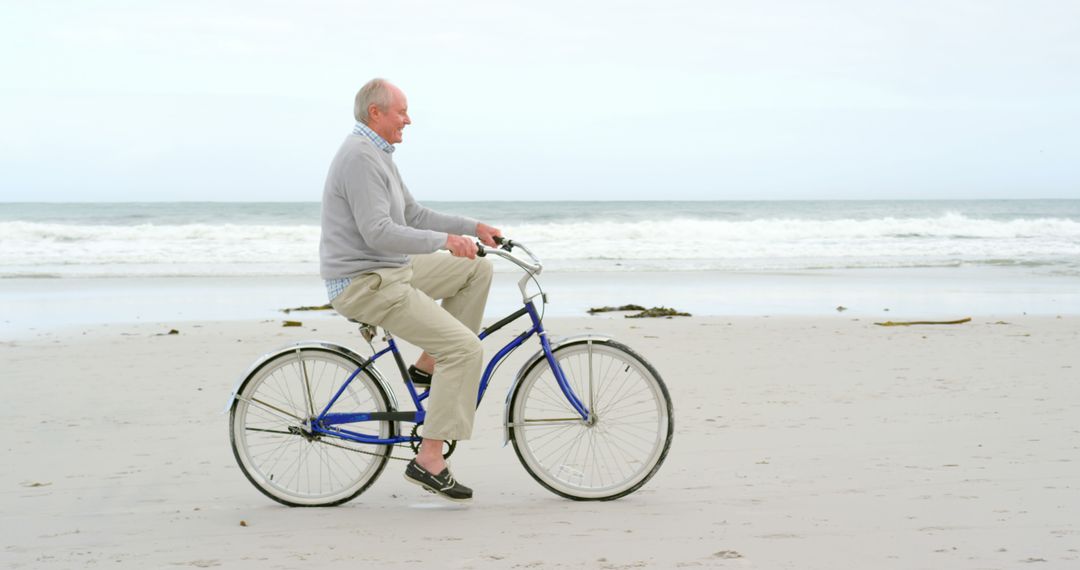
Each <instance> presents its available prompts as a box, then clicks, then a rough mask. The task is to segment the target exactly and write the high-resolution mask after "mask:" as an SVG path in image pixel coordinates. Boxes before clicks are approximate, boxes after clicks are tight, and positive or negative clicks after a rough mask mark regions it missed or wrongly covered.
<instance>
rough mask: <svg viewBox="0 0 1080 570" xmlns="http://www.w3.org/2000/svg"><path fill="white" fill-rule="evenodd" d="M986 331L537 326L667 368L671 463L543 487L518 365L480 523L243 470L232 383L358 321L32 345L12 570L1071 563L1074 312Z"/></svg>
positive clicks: (18, 409)
mask: <svg viewBox="0 0 1080 570" xmlns="http://www.w3.org/2000/svg"><path fill="white" fill-rule="evenodd" d="M905 316H906V315H902V314H897V315H893V316H891V317H890V318H892V319H894V320H902V319H904V318H905ZM912 316H915V317H926V316H927V315H912ZM938 316H940V315H938ZM949 316H954V317H955V316H967V315H949ZM971 316H972V317H974V318H973V320H972V321H971V322H970V323H968V324H964V325H951V326H913V327H880V326H875V325H874V324H873V320H875V319H872V318H865V317H860V316H849V315H845V314H843V313H838V314H836V315H830V316H817V317H799V316H786V317H750V316H738V317H691V318H680V319H670V320H665V319H659V320H631V319H623V318H621V317H619V316H604V317H587V318H551V319H548V320H547V326H548V328H549V330H550V331H551V332H552V334H553V336H559V335H560V334H571V333H575V332H579V331H593V332H597V333H607V334H611V335H613V336H615V337H617V338H619V339H621V340H623V341H625V342H627V343H628V344H630V345H631V346H633V347H635V348H637V349H639V351H640V352H641V353H642V354H644V355H646V356H647V357H648V358H649V359H650V360H651V361H652V363H653V364H654V365H655V366H656V367H657V368H658V369H659V371H660V372H661V374H662V375H663V376H664V379H665V380H666V382H667V384H668V387H669V388H670V391H671V395H672V397H673V399H674V403H675V429H676V432H675V439H674V444H673V446H672V450H671V453H670V454H669V456H668V458H667V461H666V463H665V464H664V466H663V467H662V468H661V470H660V472H659V473H658V474H657V475H656V477H655V478H654V479H653V480H652V481H650V482H649V483H648V484H647V485H646V486H645V487H644V488H643V489H641V490H640V491H639V492H637V493H636V494H633V495H631V496H629V497H626V498H624V499H621V500H618V501H615V502H606V503H576V502H571V501H568V500H564V499H561V498H559V497H557V496H555V495H553V494H551V493H550V492H548V491H546V490H545V489H543V488H542V487H540V486H539V485H537V484H536V483H535V482H534V481H533V480H532V479H531V478H530V477H529V476H528V474H527V473H526V472H525V471H524V470H523V469H522V468H521V466H520V465H519V464H518V462H517V458H516V457H515V455H514V453H513V451H512V449H511V448H509V447H505V448H504V447H503V446H502V429H501V413H502V407H503V399H504V395H505V391H506V388H507V387H508V386H509V383H510V381H511V378H512V375H513V373H514V371H515V370H516V369H517V365H518V364H519V363H520V362H522V360H523V359H524V357H525V356H527V354H526V351H525V349H523V350H521V351H519V353H518V354H515V355H514V356H513V357H512V360H511V362H509V363H508V364H507V365H505V366H503V367H502V368H501V371H500V373H499V374H498V375H497V378H496V380H495V382H494V385H493V388H492V392H491V393H490V394H489V396H488V398H487V399H486V400H485V402H484V403H483V405H482V406H481V408H480V412H479V416H478V420H477V430H476V437H475V439H474V440H472V441H470V442H468V443H466V444H462V445H461V446H460V447H459V449H458V451H457V453H456V454H455V456H454V457H453V458H452V463H453V465H454V469H455V472H456V474H457V475H458V477H459V478H460V479H461V480H462V481H465V482H467V483H468V484H470V485H472V486H473V487H474V488H475V489H476V490H477V499H476V500H475V502H474V504H472V505H471V506H468V507H461V506H458V505H455V504H451V503H447V502H444V501H441V500H440V499H438V498H436V497H433V496H430V495H427V494H424V493H422V492H421V491H419V490H417V489H416V488H415V487H412V486H410V485H408V484H407V483H405V482H404V481H403V480H402V479H401V469H402V468H403V465H404V464H403V463H402V462H391V464H390V465H389V466H388V468H387V470H386V471H385V472H384V473H383V475H382V477H381V478H380V479H379V480H378V481H377V482H376V483H375V485H373V486H372V488H371V489H369V490H368V491H367V492H366V493H364V494H363V495H361V496H360V497H358V498H357V499H355V500H354V501H352V502H350V503H348V504H346V505H344V506H341V507H336V508H329V509H289V508H286V507H283V506H280V505H278V504H276V503H274V502H272V501H270V500H269V499H267V498H266V497H264V496H263V495H261V494H260V493H259V492H258V491H257V490H256V489H255V488H254V487H252V486H251V485H250V484H249V483H248V481H247V480H246V479H245V478H244V477H243V475H242V474H241V472H240V470H239V469H238V468H237V466H236V464H235V461H234V459H233V457H232V453H231V450H230V448H229V441H228V426H227V416H226V415H224V414H222V409H223V408H224V406H225V404H226V400H227V397H228V394H229V392H230V390H231V388H232V386H233V384H234V382H235V380H236V378H237V376H238V375H239V374H241V373H242V372H243V371H244V370H245V368H246V367H247V365H248V364H249V363H250V362H252V361H253V360H254V359H255V358H256V357H258V356H259V355H261V354H262V353H264V352H267V351H269V350H272V349H274V348H277V347H279V346H281V345H284V344H287V343H290V342H293V341H295V340H301V339H310V338H319V339H324V340H330V341H334V342H339V343H343V344H347V345H350V346H353V347H355V348H357V349H359V348H360V347H361V346H363V342H362V341H361V340H360V338H359V336H358V335H357V334H356V333H355V332H354V329H353V327H352V326H351V325H349V323H347V322H346V321H345V320H344V319H340V318H329V319H328V318H322V319H314V320H312V319H309V318H305V317H304V316H301V317H299V318H300V320H303V321H305V326H303V327H299V328H282V326H281V319H268V320H263V321H233V322H210V321H206V322H166V323H148V324H111V325H96V326H83V327H67V328H63V329H53V330H39V331H30V332H27V333H26V334H25V335H24V336H23V337H21V338H17V339H14V340H10V341H5V342H4V343H3V344H0V354H2V357H3V362H4V363H5V367H4V368H5V372H6V374H5V379H4V381H3V395H4V398H3V399H4V402H6V403H7V408H8V412H7V413H6V414H4V420H3V428H4V431H5V432H6V434H7V437H6V438H5V441H6V444H5V448H6V452H5V457H6V460H5V461H4V462H3V465H2V466H0V497H2V503H0V504H2V509H0V510H2V512H0V522H2V526H3V533H2V536H3V539H2V543H3V546H2V550H0V565H2V566H3V567H7V568H75V567H109V568H171V567H189V566H194V567H223V568H295V567H299V566H301V565H310V564H313V563H314V564H316V565H317V567H324V566H328V565H329V564H331V563H334V564H341V563H345V564H349V565H350V566H352V567H359V568H373V567H380V568H430V567H446V568H576V567H586V568H676V567H703V568H747V567H752V568H830V569H835V568H853V569H854V568H1016V567H1026V566H1027V563H1031V564H1033V567H1039V568H1075V567H1077V566H1078V565H1080V523H1078V522H1077V521H1078V520H1080V517H1078V514H1080V511H1078V509H1077V505H1080V488H1078V486H1077V485H1078V484H1077V482H1078V481H1080V429H1078V428H1077V425H1076V417H1078V414H1080V383H1078V382H1077V380H1078V379H1080V355H1078V352H1077V351H1076V347H1077V346H1080V317H1078V316H1076V315H1062V316H1057V317H1055V316H1037V317H1035V316H1013V315H981V316H980V315H971ZM489 320H490V319H489ZM170 329H176V330H178V331H179V334H175V335H167V334H163V333H167V332H168V331H169V330H170ZM517 330H519V328H518V327H515V326H511V327H508V328H507V329H505V330H504V331H500V333H499V334H498V335H496V336H497V338H496V339H492V340H490V341H488V346H489V347H494V346H495V344H496V343H499V342H500V341H501V340H505V339H506V338H508V336H509V335H511V334H514V333H515V332H516V331H517ZM365 348H366V347H365ZM362 352H363V353H366V351H362ZM410 354H415V353H414V352H410ZM385 372H392V371H390V370H385ZM395 386H396V385H395ZM398 388H399V389H400V386H398ZM399 399H401V400H404V399H405V398H404V391H403V390H402V391H401V392H400V393H399ZM433 565H434V566H433Z"/></svg>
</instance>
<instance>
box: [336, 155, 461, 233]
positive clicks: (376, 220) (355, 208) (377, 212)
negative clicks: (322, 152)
mask: <svg viewBox="0 0 1080 570" xmlns="http://www.w3.org/2000/svg"><path fill="white" fill-rule="evenodd" d="M343 187H344V188H343V190H344V193H345V200H346V201H347V202H348V204H349V208H350V209H351V210H352V213H353V218H354V219H355V220H356V226H357V229H358V230H359V231H360V235H361V236H362V237H363V238H364V241H365V242H366V243H367V244H368V246H370V247H372V248H375V249H377V250H379V251H382V252H386V253H399V254H419V253H432V252H434V251H436V250H438V249H440V248H442V247H444V246H445V245H446V240H447V233H448V232H443V231H435V230H434V229H432V228H428V229H422V228H417V227H409V226H406V225H401V224H398V223H396V222H394V220H393V219H392V218H391V217H390V188H389V181H388V180H387V179H386V178H385V177H384V175H383V174H382V169H381V168H380V167H379V165H378V164H376V163H375V161H374V159H372V158H370V157H366V156H362V155H361V156H358V157H356V158H355V159H354V160H353V161H352V162H350V163H349V164H348V165H346V167H345V172H344V182H343ZM410 198H411V197H407V199H410Z"/></svg>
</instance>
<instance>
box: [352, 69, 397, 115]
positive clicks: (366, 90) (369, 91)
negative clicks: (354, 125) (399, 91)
mask: <svg viewBox="0 0 1080 570" xmlns="http://www.w3.org/2000/svg"><path fill="white" fill-rule="evenodd" d="M393 99H394V94H393V92H392V91H391V90H390V82H389V81H387V80H385V79H383V78H381V77H376V78H375V79H372V80H371V81H368V82H367V83H365V84H364V86H363V87H361V88H360V90H359V91H357V92H356V103H355V104H354V105H353V116H354V117H356V120H357V121H360V122H361V123H364V124H367V122H368V119H370V118H371V116H370V114H369V111H370V110H371V106H372V105H375V106H376V107H378V108H379V110H380V111H386V110H387V109H388V108H389V107H390V103H392V102H393Z"/></svg>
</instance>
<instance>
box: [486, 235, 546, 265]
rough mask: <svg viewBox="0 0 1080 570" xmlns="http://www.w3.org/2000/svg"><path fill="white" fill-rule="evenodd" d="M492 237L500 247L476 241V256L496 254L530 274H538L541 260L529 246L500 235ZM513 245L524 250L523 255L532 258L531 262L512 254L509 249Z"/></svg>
mask: <svg viewBox="0 0 1080 570" xmlns="http://www.w3.org/2000/svg"><path fill="white" fill-rule="evenodd" d="M493 239H494V240H495V243H497V244H499V245H500V246H501V247H488V246H486V245H484V244H482V243H480V242H476V255H477V256H478V257H484V256H486V255H488V254H489V253H490V254H492V255H497V256H499V257H501V258H503V259H506V260H507V261H510V262H511V263H513V264H515V265H517V266H518V267H520V268H522V269H524V270H525V271H527V272H529V273H530V274H532V275H538V274H539V273H540V271H541V270H542V269H543V268H544V264H543V262H541V261H540V260H539V259H538V258H537V257H536V256H535V255H533V252H531V251H529V248H527V247H525V246H524V245H522V244H521V243H520V242H516V241H513V240H511V239H508V238H504V237H502V236H495V237H494V238H493ZM515 247H516V248H518V249H520V250H521V251H524V252H525V255H528V256H529V259H531V260H532V263H529V262H528V261H525V260H524V259H521V258H520V257H518V256H516V255H513V254H512V253H511V251H512V250H513V248H515Z"/></svg>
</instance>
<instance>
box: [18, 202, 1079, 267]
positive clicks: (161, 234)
mask: <svg viewBox="0 0 1080 570" xmlns="http://www.w3.org/2000/svg"><path fill="white" fill-rule="evenodd" d="M502 229H503V231H504V233H505V234H506V235H508V236H510V237H512V238H514V239H517V240H519V241H522V242H524V243H527V244H529V246H530V247H531V248H532V249H533V251H535V252H536V253H537V254H538V255H540V256H541V257H543V258H544V259H545V260H546V261H547V262H549V267H551V268H552V269H557V270H560V269H561V270H569V271H578V270H596V269H614V270H621V269H622V270H635V269H650V270H651V269H658V270H660V269H665V268H671V269H676V268H678V269H733V270H738V269H765V268H768V269H776V268H779V269H806V268H819V267H912V266H924V265H931V266H943V265H955V264H957V263H964V262H974V263H990V264H999V265H1010V264H1013V265H1024V264H1034V265H1039V264H1045V265H1065V266H1076V265H1077V264H1080V222H1077V221H1074V220H1071V219H1067V218H1045V217H1044V218H1034V219H1022V218H1016V219H1009V220H990V219H978V218H969V217H966V216H963V215H960V214H946V215H942V216H938V217H926V218H889V217H885V218H878V219H870V220H855V219H839V220H811V219H798V218H790V219H786V218H774V219H756V220H745V221H732V220H695V219H666V220H656V221H644V222H617V221H602V220H600V221H589V222H567V223H536V224H530V223H522V224H513V225H508V226H504V227H503V228H502ZM318 239H319V227H318V226H316V225H266V224H264V225H243V224H222V225H215V224H185V225H155V224H144V225H77V224H54V223H50V224H47V223H31V222H2V223H0V275H8V276H11V275H31V274H43V273H46V274H50V275H61V276H63V275H85V274H93V275H98V274H102V275H132V274H138V275H208V274H209V275H215V274H216V275H250V274H260V275H262V274H311V273H314V272H317V263H318Z"/></svg>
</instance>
